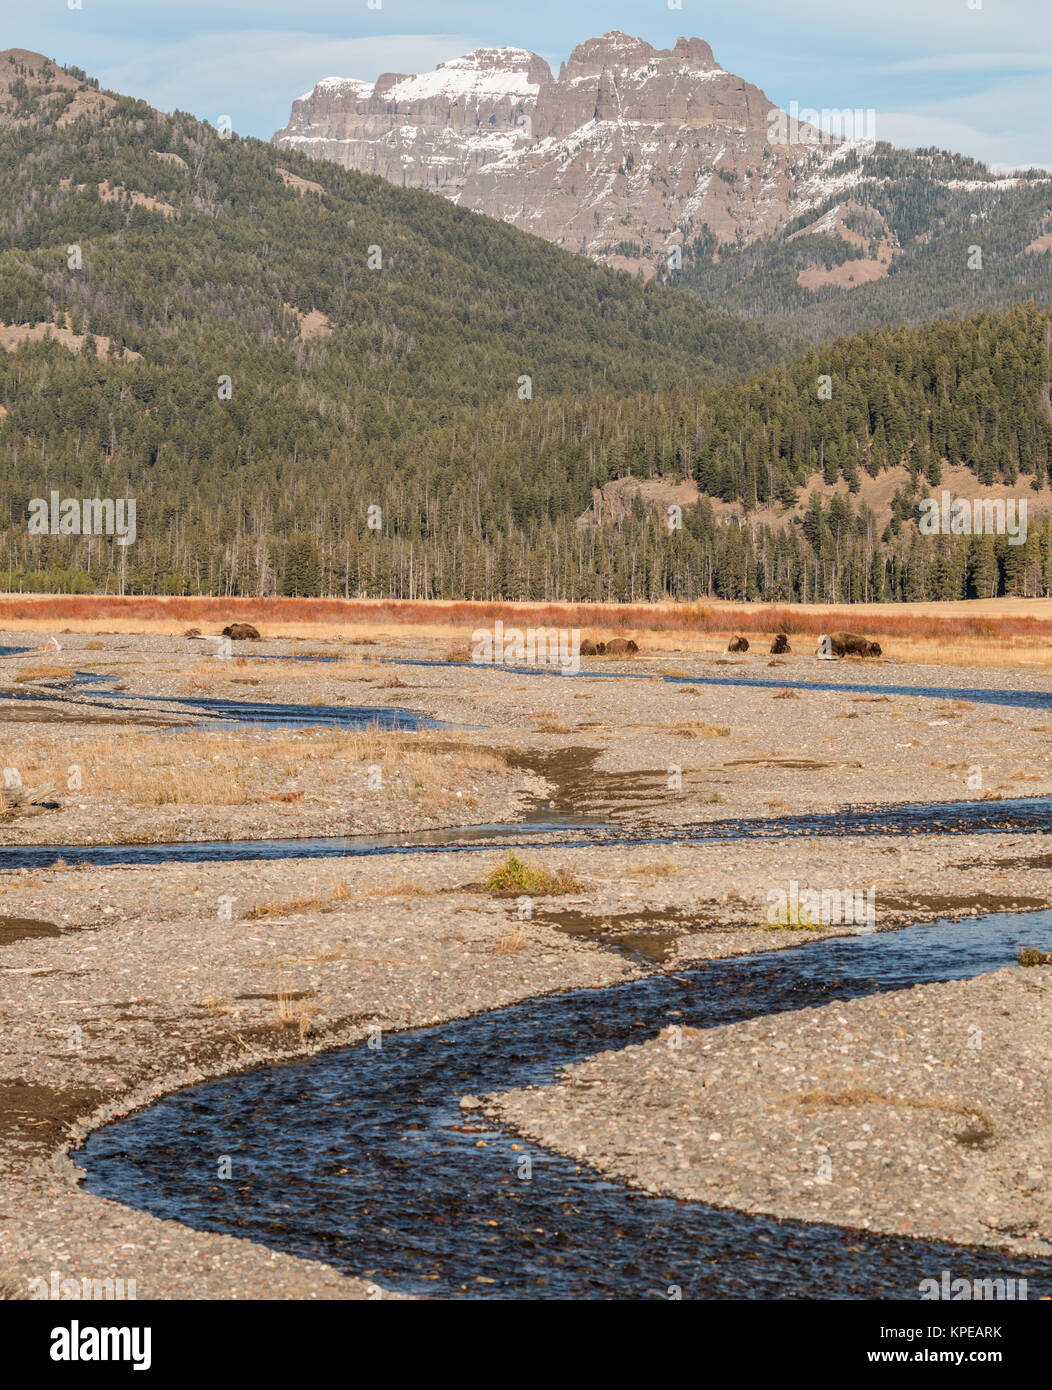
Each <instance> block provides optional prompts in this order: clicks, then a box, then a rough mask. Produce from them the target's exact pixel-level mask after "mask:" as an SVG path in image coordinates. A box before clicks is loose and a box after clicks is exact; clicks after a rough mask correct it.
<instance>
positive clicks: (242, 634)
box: [183, 623, 261, 642]
mask: <svg viewBox="0 0 1052 1390" xmlns="http://www.w3.org/2000/svg"><path fill="white" fill-rule="evenodd" d="M221 635H222V636H223V637H229V638H230V640H231V642H258V641H260V640H261V639H260V635H259V628H256V627H253V626H252V624H251V623H228V624H227V626H226V627H225V628H224V629H223V631H222V634H221ZM183 636H184V637H190V638H199V637H200V636H201V632H200V629H199V628H196V627H190V628H187V630H186V631H185V632H184V633H183Z"/></svg>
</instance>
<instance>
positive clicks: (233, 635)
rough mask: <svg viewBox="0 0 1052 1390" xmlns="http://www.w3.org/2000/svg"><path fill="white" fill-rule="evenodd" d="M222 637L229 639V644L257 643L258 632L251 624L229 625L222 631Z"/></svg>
mask: <svg viewBox="0 0 1052 1390" xmlns="http://www.w3.org/2000/svg"><path fill="white" fill-rule="evenodd" d="M223 636H224V637H229V638H230V640H231V642H258V641H259V630H258V628H254V627H253V626H252V624H251V623H230V624H229V625H228V626H227V627H225V628H224V629H223Z"/></svg>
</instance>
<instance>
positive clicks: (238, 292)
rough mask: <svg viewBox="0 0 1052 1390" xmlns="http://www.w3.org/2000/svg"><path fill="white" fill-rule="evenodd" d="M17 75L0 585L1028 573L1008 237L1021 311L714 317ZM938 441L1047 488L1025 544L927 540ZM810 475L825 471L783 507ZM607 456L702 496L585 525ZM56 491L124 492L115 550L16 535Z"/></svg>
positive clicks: (912, 577) (481, 585)
mask: <svg viewBox="0 0 1052 1390" xmlns="http://www.w3.org/2000/svg"><path fill="white" fill-rule="evenodd" d="M77 76H78V77H79V74H77ZM14 90H15V96H16V105H15V106H14V107H13V108H11V109H9V110H8V111H7V112H6V113H0V115H2V117H3V119H0V322H2V324H3V325H6V328H5V329H4V330H3V331H4V333H5V334H6V335H7V336H6V339H5V341H6V343H7V346H8V348H9V350H8V351H2V352H0V407H2V410H0V540H2V545H3V549H2V551H0V563H3V564H4V566H5V568H6V570H7V576H6V584H7V587H8V588H9V589H12V590H14V591H19V590H22V591H26V592H39V591H50V592H60V591H65V592H126V593H158V594H198V593H213V594H228V595H235V594H267V595H270V594H279V595H282V594H283V595H308V596H309V595H347V596H356V595H364V596H389V597H405V598H414V599H420V598H427V597H464V598H479V599H485V598H523V599H568V600H577V601H582V600H593V599H594V600H601V601H616V600H622V599H625V600H628V599H637V600H638V599H659V598H662V597H666V596H676V597H682V598H690V599H693V598H698V597H702V596H706V595H716V596H720V597H729V598H736V599H751V598H757V599H777V600H793V599H802V600H828V601H839V602H844V601H854V600H863V599H865V600H871V601H872V600H880V599H927V598H935V599H938V598H956V597H968V596H981V597H987V596H992V595H996V594H998V593H1010V594H1020V595H1035V594H1048V593H1050V592H1052V527H1050V524H1049V522H1048V520H1047V516H1048V514H1049V512H1052V400H1050V381H1052V312H1050V310H1049V307H1048V302H1049V295H1048V293H1047V292H1045V293H1042V291H1041V283H1040V281H1041V275H1042V274H1043V275H1044V276H1045V277H1046V285H1047V279H1048V276H1049V265H1050V264H1052V253H1049V254H1046V255H1045V256H1043V257H1030V258H1029V259H1028V261H1027V263H1026V274H1027V277H1028V281H1027V285H1028V286H1029V285H1030V283H1031V279H1032V277H1036V281H1034V285H1035V293H1034V294H1033V296H1032V297H1029V296H1028V299H1027V302H1024V303H1013V299H1014V297H1015V296H1016V295H1017V294H1018V293H1019V285H1018V284H1015V283H1006V284H1005V285H1003V286H1002V291H1001V297H1000V299H998V297H997V295H994V297H993V302H992V304H989V305H988V306H987V307H984V308H983V309H982V310H981V311H980V312H977V313H972V314H969V315H967V316H962V317H960V318H958V317H948V316H947V315H948V314H952V313H955V312H960V311H962V310H964V309H966V308H967V307H968V304H967V300H966V299H965V298H962V300H961V301H960V303H957V302H953V303H950V302H949V301H948V300H947V299H946V297H945V295H943V297H942V299H939V300H938V302H936V301H935V300H933V309H935V310H936V311H937V313H936V316H941V317H939V321H935V322H932V323H928V324H922V325H919V326H918V325H914V326H910V327H902V326H895V327H886V326H885V327H879V326H878V327H871V328H866V329H863V330H861V331H858V332H856V333H854V334H852V335H851V336H849V337H843V338H838V339H836V340H835V341H832V342H826V343H816V342H813V341H807V338H808V334H806V333H805V332H804V331H802V330H801V327H800V321H799V318H798V316H795V315H793V314H789V315H783V316H782V318H781V320H779V319H778V317H777V316H774V317H767V318H764V319H759V318H757V319H750V318H747V317H744V316H742V315H741V314H739V315H737V316H735V314H732V313H728V312H726V311H725V309H724V308H722V307H718V306H717V305H715V304H711V303H706V302H704V300H703V299H702V298H700V297H699V296H698V294H697V293H689V292H688V290H687V289H685V288H674V287H669V286H662V285H657V284H649V285H644V284H643V282H642V281H640V280H638V279H632V278H630V277H628V276H625V275H622V274H619V273H617V272H614V271H612V270H608V269H605V268H601V267H599V266H596V265H594V264H592V263H591V262H589V261H586V260H584V259H582V258H578V257H576V256H573V255H571V254H570V253H567V252H563V251H561V250H559V249H558V248H556V247H554V246H551V245H549V244H548V243H546V242H544V241H541V240H539V239H536V238H533V237H531V236H529V235H527V234H525V233H522V232H519V231H516V230H514V229H513V228H510V227H508V226H505V225H504V224H502V223H499V222H494V221H491V220H489V219H486V218H483V217H480V216H477V215H475V214H474V213H472V212H469V211H465V210H461V209H458V208H456V207H454V206H452V205H451V204H449V203H447V202H446V201H444V200H443V199H441V198H438V197H434V196H432V195H430V194H427V193H423V192H415V191H411V190H404V189H397V188H394V187H392V186H390V185H388V184H387V183H385V182H383V181H382V180H380V179H379V178H372V177H367V176H363V175H359V174H356V173H353V172H348V171H347V170H344V169H341V168H338V167H336V166H334V165H327V164H325V163H322V162H311V161H308V160H307V159H305V158H302V157H300V156H297V155H295V154H293V153H290V152H288V151H285V150H282V151H280V152H279V151H277V150H275V149H273V148H271V147H270V146H267V145H264V144H262V143H260V142H258V141H253V140H240V139H238V138H237V137H236V136H231V137H229V138H222V137H221V136H220V135H219V134H218V133H217V132H215V131H213V130H212V129H211V128H210V127H208V126H206V125H203V124H201V123H199V122H198V121H196V120H194V119H193V118H191V117H189V116H185V115H182V114H179V113H177V114H175V115H173V116H166V115H162V114H159V113H157V112H155V111H153V110H151V109H150V108H149V107H147V106H145V105H144V104H142V103H140V102H136V101H132V100H130V99H126V98H117V99H115V100H114V101H112V102H111V103H110V104H109V105H108V106H107V107H106V108H105V110H104V111H103V112H102V113H101V114H99V115H95V116H91V117H87V116H85V117H81V118H79V119H75V120H70V121H69V122H68V123H65V124H62V123H57V122H59V118H60V116H61V113H62V110H63V109H64V102H65V98H64V96H63V94H62V93H61V92H53V93H51V92H48V90H46V88H45V89H44V90H35V89H34V88H33V87H32V86H31V85H29V84H25V83H23V85H22V87H17V85H16V87H15V89H14ZM1027 196H1028V198H1029V197H1032V195H1031V194H1028V195H1027ZM1026 211H1027V215H1028V216H1029V215H1030V213H1031V212H1032V211H1033V209H1031V208H1030V205H1029V203H1027V204H1026ZM903 215H904V214H903ZM1013 215H1014V216H1015V215H1018V217H1019V218H1020V219H1023V213H1022V212H1021V211H1020V210H1019V209H1016V212H1015V213H1013ZM1023 220H1025V219H1023ZM1021 225H1022V223H1021ZM1027 226H1028V227H1029V224H1027ZM1023 234H1026V235H1029V234H1030V232H1029V231H1024V230H1021V231H1020V235H1023ZM922 273H926V272H925V271H924V267H923V266H922V267H921V270H920V271H918V272H917V274H922ZM772 283H773V282H772ZM695 288H696V287H695ZM730 288H731V289H732V290H733V286H731V287H730ZM880 292H881V293H885V291H880ZM728 307H731V308H735V307H737V308H740V307H741V306H740V305H739V306H735V305H733V304H732V305H729V306H728ZM830 322H832V320H830ZM45 325H53V326H54V329H53V332H52V335H51V336H50V337H46V336H45V335H44V326H45ZM27 330H32V331H27ZM826 378H828V389H827V390H826V391H825V392H823V391H820V389H819V382H820V380H823V379H826ZM895 466H899V467H904V468H905V469H906V470H907V474H908V478H907V482H906V483H905V484H904V485H903V486H902V487H901V488H900V489H899V490H898V491H897V492H896V495H895V498H894V502H893V506H892V511H891V517H890V520H886V519H885V520H883V521H881V520H879V519H878V518H877V516H876V513H875V512H874V511H873V510H872V508H871V507H870V506H869V505H868V504H867V502H866V501H865V497H864V494H865V491H866V483H867V480H873V479H879V478H880V477H881V476H882V475H883V474H884V473H885V472H886V470H887V469H889V468H891V467H895ZM949 466H963V467H965V468H967V469H968V470H970V471H971V472H972V473H973V474H974V475H975V476H976V478H977V479H978V481H979V482H980V483H982V484H984V485H991V484H1000V483H1003V484H1007V485H1009V486H1013V485H1015V484H1016V483H1017V482H1019V481H1020V480H1021V481H1023V482H1026V483H1027V484H1028V485H1030V486H1033V487H1034V488H1036V489H1038V491H1039V493H1040V494H1041V495H1042V496H1045V495H1047V496H1048V497H1049V499H1050V501H1049V507H1048V509H1047V510H1046V511H1044V512H1043V513H1041V512H1040V510H1039V509H1035V512H1034V513H1032V516H1031V521H1030V525H1029V534H1028V537H1027V541H1026V543H1025V545H1019V546H1013V545H1010V544H1008V541H1007V539H1006V538H1005V537H971V536H947V537H937V538H934V537H922V536H921V535H920V534H919V533H918V530H917V526H916V517H917V508H918V505H919V503H920V501H921V500H922V499H923V498H924V497H926V496H927V495H928V494H929V493H936V492H937V491H938V489H939V487H940V484H941V482H942V478H943V471H944V469H945V468H947V467H949ZM816 474H817V475H821V477H822V479H823V480H824V482H825V483H826V484H828V485H830V486H831V487H832V486H833V485H836V484H843V486H841V487H840V488H839V489H838V490H837V491H835V492H834V493H832V495H829V496H827V497H826V498H825V500H823V499H822V498H821V497H817V496H814V497H812V498H811V501H810V502H809V504H808V506H807V507H806V509H805V510H804V511H803V514H802V515H799V516H790V515H789V510H790V509H791V508H792V507H793V505H794V503H796V501H797V500H798V498H800V496H801V494H802V490H803V489H804V487H805V485H806V484H807V483H808V481H809V480H810V479H813V478H814V477H815V475H816ZM626 476H631V477H634V478H648V477H656V476H661V477H665V478H670V479H692V480H693V481H695V482H696V483H697V485H698V488H699V489H700V491H701V493H702V494H703V495H702V497H701V500H700V501H699V502H698V503H697V505H696V506H690V507H687V508H686V509H685V510H684V512H683V517H682V527H681V528H680V529H676V530H670V529H669V528H668V526H667V525H666V518H665V516H664V514H663V513H661V512H659V511H648V510H647V509H646V508H645V507H644V506H643V505H642V504H641V503H637V505H635V506H634V507H632V508H631V510H630V512H629V514H628V515H627V516H625V517H624V518H623V519H622V520H621V521H620V522H619V523H618V524H617V525H608V526H598V527H596V526H580V525H579V524H578V518H579V517H580V516H581V514H582V513H584V512H585V511H586V509H587V508H588V506H589V503H590V501H591V499H592V494H593V489H595V488H599V487H602V486H603V484H605V483H607V482H609V481H610V480H613V479H617V478H621V477H626ZM52 491H57V492H58V493H59V494H60V495H62V496H63V497H65V496H75V497H89V498H90V497H103V498H115V497H134V498H135V499H136V503H137V511H138V521H137V539H136V542H135V544H134V546H130V547H121V546H118V545H116V544H115V543H114V542H113V541H112V540H111V539H109V538H107V537H104V536H103V537H98V536H92V537H78V536H66V535H55V536H37V535H31V534H30V532H29V530H28V527H27V515H28V508H29V502H30V500H31V499H33V498H35V497H46V496H48V495H49V494H50V493H51V492H52ZM710 499H711V500H710ZM723 503H733V504H735V510H736V517H735V518H728V517H727V516H722V517H721V516H720V515H719V512H720V506H721V504H723ZM761 513H762V519H761V517H760V514H761Z"/></svg>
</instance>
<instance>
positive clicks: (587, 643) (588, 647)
mask: <svg viewBox="0 0 1052 1390" xmlns="http://www.w3.org/2000/svg"><path fill="white" fill-rule="evenodd" d="M581 655H582V656H595V655H596V649H595V643H594V642H593V641H592V640H591V639H590V638H588V637H586V638H585V639H584V641H583V642H582V643H581Z"/></svg>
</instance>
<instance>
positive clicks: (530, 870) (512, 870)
mask: <svg viewBox="0 0 1052 1390" xmlns="http://www.w3.org/2000/svg"><path fill="white" fill-rule="evenodd" d="M484 886H485V889H486V891H487V893H492V894H493V895H494V896H495V897H505V896H511V895H512V894H515V893H530V894H532V895H535V896H538V897H541V896H552V895H553V894H556V893H576V892H579V891H580V889H581V884H579V883H578V882H577V880H576V879H575V878H574V877H573V875H572V874H571V873H569V871H568V870H566V869H560V870H559V871H558V873H554V874H552V873H549V872H548V870H547V869H538V868H535V867H533V866H532V865H530V864H526V863H524V862H523V861H522V860H521V859H520V858H519V857H518V856H517V855H516V854H515V853H514V852H512V853H509V855H508V857H507V858H506V859H505V860H504V861H503V862H502V863H500V864H498V865H497V867H496V868H495V869H494V870H493V872H492V873H491V874H490V876H489V878H487V879H486V882H485V885H484Z"/></svg>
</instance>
